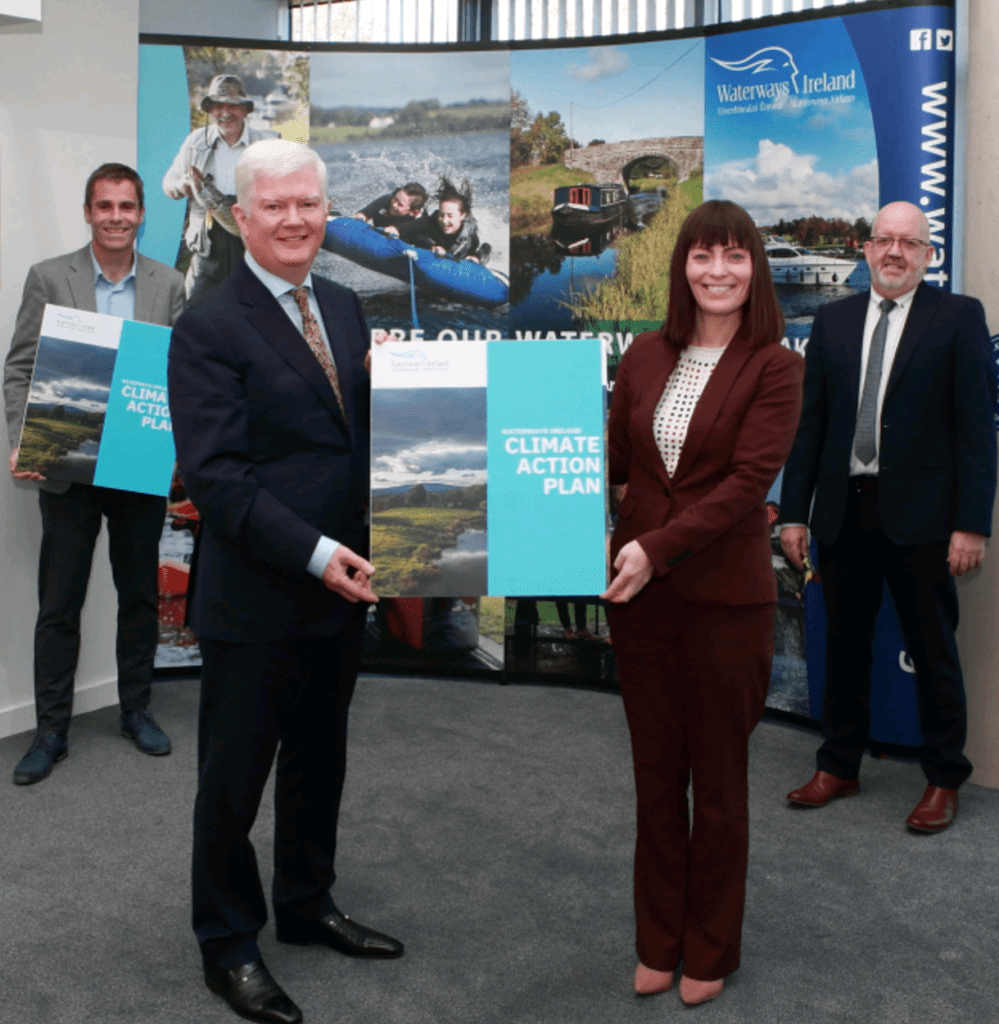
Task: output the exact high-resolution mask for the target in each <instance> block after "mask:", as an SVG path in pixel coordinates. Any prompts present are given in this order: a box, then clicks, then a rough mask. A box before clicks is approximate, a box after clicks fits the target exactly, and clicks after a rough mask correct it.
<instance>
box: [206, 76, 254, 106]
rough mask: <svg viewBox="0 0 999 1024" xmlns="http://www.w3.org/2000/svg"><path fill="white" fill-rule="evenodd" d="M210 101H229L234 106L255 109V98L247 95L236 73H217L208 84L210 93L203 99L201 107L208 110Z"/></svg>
mask: <svg viewBox="0 0 999 1024" xmlns="http://www.w3.org/2000/svg"><path fill="white" fill-rule="evenodd" d="M210 103H228V104H230V105H232V106H234V107H246V112H247V113H249V112H250V111H251V110H252V109H253V100H251V99H250V97H249V96H247V95H246V90H245V89H244V88H243V83H242V82H241V81H240V80H239V78H238V77H237V76H236V75H216V76H215V77H214V78H213V79H212V84H211V85H210V86H208V95H207V96H205V97H204V98H203V99H202V100H201V109H202V110H207V109H208V105H209V104H210Z"/></svg>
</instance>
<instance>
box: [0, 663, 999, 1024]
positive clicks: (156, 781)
mask: <svg viewBox="0 0 999 1024" xmlns="http://www.w3.org/2000/svg"><path fill="white" fill-rule="evenodd" d="M196 708H197V683H196V681H193V680H182V681H171V682H163V683H158V684H157V686H156V687H155V693H154V710H155V713H156V715H157V717H158V719H159V721H160V723H161V724H162V725H163V726H164V728H165V729H166V730H167V731H168V732H169V733H170V735H171V737H172V738H173V742H174V752H173V754H172V755H171V756H170V757H166V758H147V757H144V756H142V755H141V754H139V753H138V752H137V751H136V750H135V748H134V747H133V746H132V745H131V744H130V743H128V742H127V741H126V740H124V739H122V738H121V737H120V736H119V735H118V733H117V713H116V711H115V710H114V709H105V710H102V711H97V712H94V713H92V714H88V715H83V716H81V717H79V718H78V719H76V720H74V722H73V727H72V730H71V732H70V756H69V758H68V760H66V761H65V762H63V763H62V764H60V765H58V766H57V767H56V769H55V771H54V773H53V775H52V777H51V778H49V779H47V780H46V781H44V782H43V783H41V784H39V785H36V786H30V787H24V788H20V787H14V786H12V785H11V784H10V781H9V780H10V775H11V771H12V770H13V767H14V764H15V763H16V761H17V760H18V758H19V757H20V756H21V755H22V754H23V753H24V750H25V749H26V746H27V742H28V739H29V737H27V736H26V735H21V736H16V737H10V738H7V739H4V740H0V1022H3V1024H29V1022H44V1024H77V1022H90V1024H93V1022H97V1024H103V1022H109V1024H110V1022H116V1024H117V1022H122V1024H188V1022H199V1024H200V1022H206V1024H212V1022H220V1024H221V1022H228V1021H234V1020H236V1019H237V1018H236V1017H234V1016H233V1015H232V1014H231V1013H230V1011H229V1010H228V1008H227V1007H226V1006H225V1005H224V1004H223V1003H222V1002H221V1001H220V1000H219V999H217V998H216V997H215V996H213V995H211V994H210V993H209V992H208V991H207V990H206V989H205V988H204V985H203V983H202V981H201V978H200V974H199V957H198V953H197V948H196V945H195V943H194V941H193V937H192V935H191V932H190V929H189V924H188V914H189V910H188V860H189V854H190V816H191V806H192V799H193V791H194V757H195V713H196ZM815 745H816V739H815V735H814V734H812V733H809V732H807V731H803V730H800V729H796V728H794V727H791V726H787V725H784V724H781V723H776V722H764V723H763V724H762V725H761V726H760V728H759V729H757V731H756V733H755V734H754V737H753V759H752V776H751V794H752V796H751V815H752V850H751V861H750V870H749V890H748V902H747V910H746V921H745V930H744V944H743V965H742V967H741V969H740V970H739V971H737V972H736V973H735V974H734V975H733V976H732V977H731V978H730V979H729V982H728V984H727V985H726V989H725V992H724V994H723V995H722V997H721V998H720V999H719V1000H717V1001H716V1002H714V1003H710V1004H706V1005H705V1006H703V1007H700V1008H698V1009H696V1010H687V1009H685V1008H684V1007H683V1006H682V1004H681V1003H680V1002H679V1000H678V998H677V995H676V993H675V992H669V993H666V994H664V995H661V996H657V997H654V998H647V999H639V998H637V997H635V996H634V995H633V994H632V993H631V987H630V985H631V976H632V972H633V970H634V965H635V954H634V944H633V918H632V911H631V902H630V900H631V878H630V871H631V846H632V842H633V835H634V810H633V796H632V783H631V777H630V765H629V759H628V758H629V755H628V737H627V731H626V728H625V723H624V717H623V712H622V710H621V704H620V699H619V697H617V696H616V695H614V694H610V693H604V692H596V691H587V690H575V689H559V688H556V687H535V686H523V685H514V686H509V687H501V686H498V685H496V684H494V683H483V682H466V681H462V680H445V679H428V678H419V679H411V678H399V677H385V676H363V677H362V678H361V681H360V683H359V686H358V692H357V696H356V698H355V702H354V706H353V710H352V718H351V740H350V762H349V768H348V776H347V787H346V793H345V803H344V808H343V812H342V816H341V827H340V854H339V856H338V868H339V875H340V880H339V881H338V883H337V885H336V888H335V896H336V898H337V900H338V903H339V904H340V906H341V907H342V908H343V909H344V910H345V911H346V912H348V913H350V914H352V915H354V916H355V917H356V918H357V919H359V920H361V921H363V922H365V923H368V924H371V925H373V926H375V927H378V928H381V929H383V930H385V931H387V932H389V933H390V934H392V935H395V936H397V937H399V938H400V939H402V940H403V941H404V942H405V943H406V956H405V957H403V958H402V959H401V960H396V961H391V962H385V963H378V962H365V961H354V960H350V959H347V958H344V957H340V956H338V955H336V954H335V953H332V952H330V951H328V950H324V949H319V948H315V947H307V948H299V947H292V946H284V945H281V944H279V943H277V941H276V940H275V938H274V934H273V929H272V926H271V925H269V926H268V927H267V928H266V929H265V931H264V932H263V934H262V936H261V946H262V950H263V954H264V957H265V959H266V960H267V962H268V965H269V966H270V968H271V970H272V972H273V973H274V974H275V976H276V977H277V978H278V979H279V981H281V982H282V984H283V985H284V986H285V987H286V988H287V989H288V991H289V992H290V993H291V995H292V996H293V997H294V998H295V1000H296V1001H297V1002H298V1003H299V1005H300V1006H301V1007H302V1009H303V1011H304V1013H305V1019H306V1021H307V1022H312V1024H334V1022H336V1024H339V1022H343V1024H354V1022H356V1024H473V1022H483V1024H512V1022H516V1024H542V1022H544V1024H549V1022H550V1024H562V1022H580V1024H583V1022H585V1024H617V1022H629V1024H632V1022H635V1024H641V1022H645V1021H661V1020H672V1019H674V1018H675V1019H678V1020H686V1019H688V1014H694V1017H693V1018H692V1019H694V1020H696V1021H697V1024H716V1022H718V1024H720V1022H730V1021H752V1022H760V1024H771V1022H774V1024H785V1022H786V1024H820V1022H821V1024H827V1022H828V1024H848V1022H864V1024H868V1022H872V1021H874V1022H878V1024H957V1022H969V1024H989V1022H994V1021H997V1020H999V996H997V982H999V978H997V969H996V963H997V953H999V874H997V858H996V839H997V822H999V792H997V791H993V790H988V789H983V788H980V787H975V786H967V787H965V789H964V790H963V791H962V797H963V802H962V806H961V812H960V815H959V818H958V820H957V823H956V825H955V826H954V827H953V828H952V829H951V830H950V831H948V832H946V833H944V834H942V835H939V836H926V837H924V836H915V835H911V834H909V833H907V831H906V830H905V829H904V827H903V824H902V823H903V821H904V819H905V817H906V815H907V814H908V812H909V811H910V810H911V808H912V806H913V804H914V803H915V801H916V800H917V799H918V797H919V795H920V793H921V792H922V785H923V783H922V780H921V775H920V773H919V770H918V767H917V766H915V765H913V764H906V763H902V762H898V761H891V760H886V761H878V762H874V761H867V762H865V765H864V769H863V777H862V782H863V786H864V792H863V794H862V795H861V796H860V797H859V798H854V799H850V800H843V801H839V802H837V803H834V804H831V805H830V806H829V807H827V808H825V809H823V810H819V811H795V810H791V809H789V808H788V807H787V806H786V805H785V802H784V799H783V795H784V793H785V792H786V791H787V790H788V789H789V788H791V787H792V786H794V785H797V784H800V783H801V782H803V781H804V780H806V779H807V778H808V777H809V775H810V774H811V771H812V769H813V765H814V760H813V754H814V748H815ZM272 824H273V815H272V811H271V803H270V794H268V795H267V797H266V798H265V802H264V805H263V809H262V812H261V815H260V818H259V820H258V822H257V825H256V827H255V831H254V841H255V843H256V847H257V851H258V856H259V860H260V863H261V866H262V870H263V871H264V874H265V885H266V884H267V882H268V880H267V877H266V876H267V872H268V863H269V859H270V858H269V847H270V842H271V834H272Z"/></svg>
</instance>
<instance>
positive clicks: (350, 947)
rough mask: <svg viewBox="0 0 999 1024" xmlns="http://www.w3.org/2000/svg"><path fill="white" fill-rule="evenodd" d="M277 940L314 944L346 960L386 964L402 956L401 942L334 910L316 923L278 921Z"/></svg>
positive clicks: (298, 943)
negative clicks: (364, 959)
mask: <svg viewBox="0 0 999 1024" xmlns="http://www.w3.org/2000/svg"><path fill="white" fill-rule="evenodd" d="M276 916H277V915H275V917H276ZM277 937H278V941H279V942H292V943H295V944H296V945H299V946H303V945H307V944H308V943H312V942H318V943H321V944H322V945H324V946H329V947H330V949H335V950H336V951H337V952H338V953H343V954H344V955H346V956H363V957H368V958H371V959H384V960H388V959H391V958H392V957H397V956H402V954H403V945H402V943H401V942H398V941H396V940H395V939H392V938H389V936H388V935H383V934H382V933H381V932H376V931H375V930H374V929H373V928H365V927H364V925H363V924H358V923H357V922H356V921H351V919H350V918H349V917H347V915H346V914H341V913H340V911H339V910H337V909H336V908H335V907H334V908H333V913H331V914H327V915H326V916H325V917H321V918H320V919H319V920H318V921H303V920H301V919H292V918H286V919H284V920H281V919H280V918H278V919H277Z"/></svg>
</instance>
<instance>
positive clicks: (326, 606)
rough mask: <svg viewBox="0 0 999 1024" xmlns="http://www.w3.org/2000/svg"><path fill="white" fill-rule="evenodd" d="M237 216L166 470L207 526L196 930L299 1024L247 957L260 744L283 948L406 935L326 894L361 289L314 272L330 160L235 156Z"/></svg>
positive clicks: (349, 655)
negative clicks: (234, 242)
mask: <svg viewBox="0 0 999 1024" xmlns="http://www.w3.org/2000/svg"><path fill="white" fill-rule="evenodd" d="M236 188H237V197H238V202H237V205H236V206H235V207H234V208H233V211H234V214H235V216H236V219H237V221H238V224H239V227H240V231H241V233H242V236H243V239H244V241H245V243H246V255H245V257H244V259H243V261H242V262H241V263H240V264H239V266H237V268H236V269H235V271H234V272H233V274H232V275H231V277H230V278H229V279H228V280H227V281H226V282H225V283H224V284H222V285H220V286H219V287H218V288H216V289H215V290H214V291H212V292H211V293H210V294H208V295H206V296H205V298H204V299H203V300H202V301H201V303H199V304H198V305H197V306H195V307H192V308H191V309H190V310H189V311H188V313H187V314H186V315H184V316H182V317H181V318H180V320H179V321H178V323H177V325H176V327H175V330H174V334H173V340H172V343H171V348H170V368H169V384H170V404H171V410H172V413H173V421H174V437H175V439H176V443H177V458H178V463H179V466H180V472H181V476H182V478H183V480H184V484H185V486H186V488H187V493H188V495H189V496H190V497H191V499H192V500H193V501H194V503H195V504H196V505H197V506H198V509H199V510H200V512H201V515H202V520H203V525H202V532H201V536H200V537H199V540H198V549H197V551H196V555H195V562H194V565H193V566H192V570H191V577H192V582H191V592H190V597H189V600H190V621H191V625H192V627H193V628H194V630H195V631H196V632H197V633H198V636H199V637H200V642H201V650H202V657H203V663H204V668H203V676H202V697H201V714H200V721H199V735H198V794H197V799H196V804H195V815H194V859H193V897H194V908H193V924H194V930H195V933H196V935H197V938H198V941H199V943H200V945H201V951H202V956H203V959H204V968H205V979H206V982H207V984H208V986H209V988H211V989H212V990H213V991H215V992H217V993H218V994H220V995H222V996H223V997H224V998H225V999H226V1000H227V1002H228V1003H229V1005H230V1006H231V1007H232V1009H233V1010H234V1011H235V1012H236V1013H238V1014H240V1015H241V1016H243V1017H247V1018H249V1019H250V1020H259V1021H268V1022H276V1024H287V1022H294V1021H298V1020H301V1013H300V1011H299V1010H298V1008H297V1007H296V1006H295V1004H294V1003H293V1002H292V1001H291V999H290V998H289V997H288V996H287V995H286V994H285V993H284V992H283V990H282V989H281V988H280V986H278V984H277V983H276V982H275V981H274V980H273V978H271V976H270V974H269V973H268V972H267V969H266V968H265V967H264V965H263V963H262V961H261V959H260V951H259V948H258V946H257V933H258V932H259V931H260V929H261V928H262V927H263V926H264V923H265V921H266V919H267V908H266V901H265V898H264V894H263V890H262V888H261V883H260V877H259V874H258V871H257V866H256V858H255V856H254V853H253V848H252V845H251V844H250V840H249V832H250V827H251V826H252V824H253V821H254V818H255V817H256V813H257V808H258V806H259V802H260V798H261V794H262V791H263V788H264V784H265V782H266V780H267V776H268V774H269V772H270V766H271V764H272V762H273V760H274V756H275V752H276V751H278V748H279V746H280V753H279V755H278V758H277V775H276V781H275V842H274V882H273V889H272V898H273V904H274V913H275V918H276V923H277V936H278V939H279V940H281V941H284V942H293V943H307V942H308V943H311V942H315V943H321V944H325V945H328V946H330V947H332V948H333V949H336V950H338V951H339V952H341V953H346V954H348V955H351V956H364V957H395V956H400V955H401V954H402V952H403V947H402V945H401V944H400V943H399V942H397V941H395V940H394V939H391V938H389V937H388V936H385V935H382V934H380V933H378V932H375V931H372V930H371V929H368V928H364V927H363V926H361V925H358V924H356V923H355V922H353V921H351V920H349V919H347V918H346V917H345V916H344V915H343V914H341V913H340V911H339V910H338V909H337V907H336V905H335V904H334V903H333V899H332V897H331V895H330V892H329V889H330V887H331V886H332V884H333V881H334V878H335V874H334V869H333V862H334V854H335V849H336V825H337V814H338V810H339V805H340V796H341V792H342V789H343V776H344V768H345V759H346V752H345V748H346V738H347V711H348V707H349V705H350V699H351V696H352V694H353V690H354V684H355V681H356V678H357V669H358V664H359V661H360V655H361V641H362V636H363V632H364V625H365V617H366V610H367V605H368V602H371V601H376V600H377V598H376V597H375V595H374V594H373V593H372V591H371V587H370V576H371V573H372V572H373V571H374V567H373V566H372V565H371V564H370V563H369V562H368V561H367V560H366V558H365V557H364V553H366V551H367V544H368V527H367V493H368V429H369V428H368V411H369V405H370V388H369V384H370V379H369V376H368V371H367V368H366V365H365V364H366V357H367V352H368V332H367V329H366V327H365V323H364V316H363V314H362V312H361V306H360V302H359V300H358V298H357V296H356V295H355V294H354V293H353V292H351V291H348V290H347V289H345V288H341V287H339V286H338V285H336V284H333V283H332V282H330V281H327V280H325V279H323V278H319V277H314V276H312V274H311V267H312V261H313V259H314V258H315V255H316V252H317V250H318V249H319V243H320V241H321V240H322V238H323V234H324V231H325V226H326V205H327V203H326V168H325V165H324V164H323V162H322V161H321V160H320V159H319V157H318V156H317V155H316V154H315V152H314V151H313V150H311V149H309V148H308V147H307V146H303V145H301V144H299V143H294V142H286V141H283V140H272V141H266V142H259V143H256V144H255V145H253V146H251V147H250V148H249V149H248V150H247V152H246V153H245V154H244V156H243V157H242V158H241V160H240V162H239V165H238V166H237V170H236Z"/></svg>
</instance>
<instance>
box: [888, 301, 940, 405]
mask: <svg viewBox="0 0 999 1024" xmlns="http://www.w3.org/2000/svg"><path fill="white" fill-rule="evenodd" d="M939 305H940V296H939V294H938V293H937V290H936V289H935V288H932V287H931V286H930V285H928V284H927V283H926V282H925V281H920V283H919V287H918V288H917V289H916V294H915V295H913V297H912V308H911V309H910V310H909V316H908V317H907V319H906V321H905V330H903V331H902V337H901V338H899V342H898V350H897V351H896V352H895V360H894V362H893V363H892V364H891V373H890V374H889V376H888V384H887V386H886V388H885V397H886V398H887V397H888V395H889V394H891V390H892V388H894V386H895V385H896V383H898V379H899V377H901V376H902V371H903V370H904V369H905V367H906V365H907V363H908V362H909V360H910V359H911V358H912V353H913V352H914V351H915V350H916V346H917V345H918V344H919V341H920V339H921V338H922V337H923V335H924V334H925V333H926V330H927V328H928V327H929V326H930V322H931V321H932V320H933V317H934V316H935V315H936V312H937V309H938V308H939Z"/></svg>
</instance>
